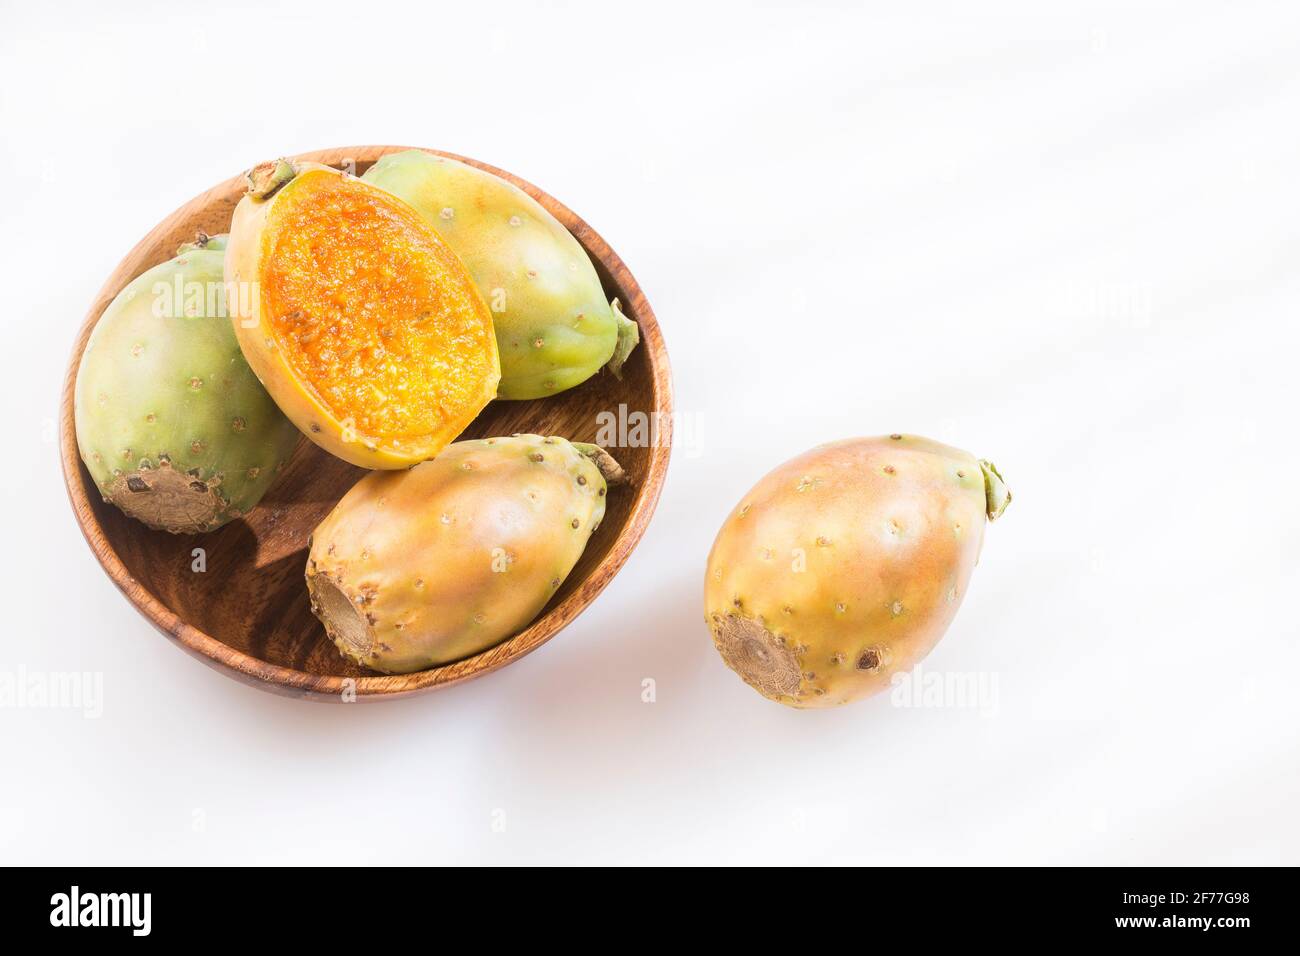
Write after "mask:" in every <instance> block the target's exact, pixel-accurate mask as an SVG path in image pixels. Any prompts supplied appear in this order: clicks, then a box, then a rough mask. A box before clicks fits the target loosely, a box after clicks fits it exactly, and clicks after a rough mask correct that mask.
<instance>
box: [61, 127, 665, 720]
mask: <svg viewBox="0 0 1300 956" xmlns="http://www.w3.org/2000/svg"><path fill="white" fill-rule="evenodd" d="M406 149H422V150H424V151H425V152H428V153H433V154H434V155H438V156H445V157H447V158H449V159H455V160H458V161H460V162H463V163H468V164H469V165H471V166H476V167H477V168H479V169H483V170H486V171H487V172H490V173H493V174H494V175H496V176H499V177H501V178H502V179H504V180H506V181H507V182H510V183H513V184H514V185H515V186H518V187H519V188H520V189H522V190H524V191H525V192H526V193H528V194H529V195H530V196H532V197H533V198H534V199H536V200H537V201H538V202H539V203H541V204H542V206H543V207H544V208H545V209H546V210H547V211H548V212H550V213H551V215H553V216H555V218H556V219H558V220H559V221H560V222H561V223H562V224H563V225H564V226H565V228H567V229H568V230H569V232H570V233H572V234H573V236H574V237H575V238H576V239H577V240H578V242H579V243H580V244H581V245H582V246H583V248H584V249H585V250H586V252H587V254H588V256H590V257H591V258H592V259H594V260H597V261H598V262H600V263H601V265H603V266H604V268H605V269H606V271H608V272H609V274H610V276H611V277H612V279H613V280H614V284H615V285H617V286H618V291H619V294H620V298H623V299H624V301H625V305H626V306H627V311H628V313H629V314H630V315H631V316H633V317H635V319H636V322H637V325H638V326H640V331H641V343H640V346H639V347H640V348H642V349H644V350H645V353H646V355H647V357H648V360H649V362H650V378H651V383H650V384H651V394H652V397H653V402H652V405H653V412H654V413H655V414H656V416H657V422H656V424H657V437H656V440H654V441H652V442H651V443H650V446H649V447H650V465H649V468H648V469H647V472H646V476H645V479H644V480H643V481H641V482H639V483H638V486H636V488H635V491H636V500H635V501H634V502H633V504H632V511H631V513H630V514H629V515H628V520H627V524H626V525H625V526H624V528H623V530H622V531H621V532H620V534H619V535H618V537H617V538H616V539H615V540H614V542H613V544H612V545H611V546H610V549H609V551H608V552H607V553H606V554H605V556H604V557H603V558H601V560H600V562H599V563H598V564H597V565H596V566H595V567H594V568H593V569H592V570H591V572H590V573H589V574H588V575H587V577H586V579H584V580H583V581H582V583H581V584H580V585H579V586H578V587H577V588H575V589H574V591H573V592H572V593H571V594H569V595H568V597H566V598H565V599H564V600H563V601H561V602H560V603H559V604H558V605H556V606H555V607H553V608H551V610H550V611H549V612H547V613H546V614H545V615H543V616H541V617H539V618H537V619H536V620H534V621H533V622H532V623H531V624H529V626H528V627H526V628H525V629H524V630H522V631H520V632H519V633H518V634H516V635H515V636H513V637H511V638H509V639H508V640H505V641H503V642H501V643H500V644H497V645H495V646H494V647H490V648H488V649H487V650H485V651H481V652H479V653H478V654H475V655H473V656H472V657H467V658H464V659H463V660H459V661H454V662H452V663H450V664H444V665H442V666H440V667H434V668H430V669H428V670H423V671H416V672H415V673H412V674H395V675H373V676H362V677H344V676H339V675H331V674H312V673H309V672H307V671H302V670H298V669H297V668H293V667H285V666H283V665H279V664H272V663H269V662H267V661H264V660H262V659H261V658H258V657H254V656H252V655H250V654H247V653H245V652H244V651H240V650H237V649H236V648H233V647H231V646H230V645H228V644H225V643H223V642H222V641H220V640H218V639H217V638H215V637H213V636H211V635H210V634H207V633H206V632H204V631H202V630H199V629H198V628H196V627H194V626H192V625H191V624H189V623H187V622H186V621H185V620H183V619H182V618H181V617H180V616H179V615H177V614H176V613H174V612H173V611H172V610H171V609H170V608H169V607H167V605H166V604H164V603H163V602H162V601H161V600H160V599H159V598H158V597H157V596H155V595H154V594H153V593H152V592H151V591H150V590H149V589H148V588H146V587H144V585H142V584H141V583H140V582H139V581H137V580H136V579H135V578H134V577H133V576H132V575H131V573H130V571H129V570H128V569H127V567H126V565H125V564H124V563H123V561H122V559H121V558H120V557H119V556H118V554H117V551H116V549H115V548H114V547H113V545H112V543H111V542H110V541H109V539H108V537H107V535H106V534H105V533H104V530H103V528H102V526H101V525H100V522H99V520H98V519H97V517H96V515H95V512H94V509H93V507H92V505H91V499H90V497H89V494H88V491H87V488H88V487H89V488H94V482H93V481H91V480H90V479H89V473H88V472H86V471H85V466H84V465H83V463H82V461H81V455H80V452H79V450H78V448H77V433H76V423H75V417H74V396H75V390H76V381H77V370H78V368H79V367H80V364H81V356H82V353H83V352H84V351H85V348H86V342H87V340H88V339H89V337H90V333H91V331H92V330H93V329H94V327H95V324H96V323H97V322H98V321H99V317H100V316H101V315H102V314H103V312H104V310H105V309H106V308H107V307H108V304H109V303H110V302H111V301H112V299H113V298H114V297H115V296H116V295H117V293H118V292H119V291H120V290H121V289H122V287H123V286H125V285H126V283H127V282H129V281H131V279H133V278H135V276H136V275H138V274H139V273H140V272H143V271H144V269H146V268H148V267H149V266H150V265H152V263H150V262H148V261H147V258H146V257H145V252H147V250H148V249H149V248H150V247H152V246H154V245H156V244H157V243H158V242H159V241H160V240H161V239H162V238H164V237H165V236H166V235H167V234H169V233H172V232H174V231H175V229H176V228H177V226H178V225H179V224H180V222H181V221H182V220H183V219H185V218H187V217H188V216H190V215H191V214H192V213H193V212H194V211H195V210H196V209H200V208H203V207H204V206H206V205H207V204H208V203H209V202H211V201H212V199H214V198H217V197H220V196H225V195H229V194H230V192H231V191H232V190H233V191H236V192H237V191H238V190H239V189H240V187H241V183H242V182H243V174H242V173H241V174H239V175H237V176H232V177H231V178H230V179H228V180H226V181H224V182H222V183H219V184H218V185H216V186H214V187H213V188H211V189H209V190H206V191H205V192H203V193H200V194H199V195H197V196H195V197H194V198H193V199H191V200H190V201H189V202H186V203H184V204H183V205H181V206H180V207H178V208H177V209H175V210H174V211H173V212H171V213H170V214H169V215H167V216H166V217H164V218H163V219H162V220H161V221H160V222H159V223H158V224H157V225H156V226H154V227H153V229H151V230H149V232H148V233H146V234H145V236H144V237H143V238H142V239H140V241H139V242H137V243H136V244H135V245H134V246H133V247H132V248H131V250H130V251H129V252H128V253H127V254H126V256H124V257H123V258H122V260H121V261H120V262H119V263H118V265H117V267H116V268H115V269H114V270H113V273H112V274H111V275H110V276H109V278H108V280H107V281H106V282H105V283H104V285H103V286H102V287H101V288H100V290H99V292H98V293H97V294H96V296H95V299H94V301H93V303H92V304H91V307H90V310H89V312H88V313H87V315H86V318H85V320H84V321H83V322H82V324H81V327H80V328H79V329H78V331H77V336H76V339H75V340H74V343H73V348H72V356H71V360H70V361H69V363H68V369H67V372H66V374H65V376H64V381H63V392H62V395H61V397H60V402H59V457H60V461H61V464H62V471H63V483H64V486H65V488H66V490H67V492H68V499H69V501H70V502H71V504H72V511H73V515H74V516H75V518H76V521H77V525H78V527H79V528H80V529H81V533H82V535H83V536H84V537H85V539H86V543H87V544H89V545H90V549H91V551H92V552H93V553H94V555H95V557H96V558H97V559H98V561H99V563H100V566H101V567H102V568H103V569H104V572H105V573H106V574H107V575H108V576H109V578H110V579H111V580H112V582H113V584H114V585H116V586H117V589H118V590H119V591H121V592H122V594H123V595H125V597H126V598H127V600H128V601H130V602H131V604H132V605H134V607H135V609H136V610H137V611H139V612H140V614H142V615H143V616H144V617H145V618H146V619H147V620H148V621H149V622H150V623H151V624H153V626H154V627H155V628H157V629H158V631H159V632H161V633H162V634H163V635H165V636H167V637H170V638H171V639H172V641H173V642H174V643H175V644H176V645H178V646H179V647H181V648H182V649H183V650H185V651H187V652H188V653H189V654H190V655H192V656H194V657H197V658H198V659H200V660H202V661H203V662H204V663H206V664H208V665H209V666H211V667H213V668H215V669H217V670H219V671H221V672H222V673H225V674H226V675H228V676H231V677H234V678H235V679H237V680H239V681H241V682H242V683H245V684H249V685H251V686H254V687H258V688H260V689H262V690H267V691H271V692H273V693H277V694H280V695H283V696H289V697H296V698H303V699H313V700H334V701H343V700H345V699H346V698H347V697H348V696H351V695H355V699H356V700H377V699H392V698H395V697H404V696H409V695H412V694H418V693H422V692H425V691H430V690H434V689H437V688H440V687H448V686H451V685H452V684H457V683H461V682H463V681H467V680H470V679H472V678H475V677H480V676H482V675H484V674H488V673H491V672H492V671H495V670H497V669H499V668H501V667H504V666H505V665H507V664H510V663H512V662H514V661H516V660H518V659H519V658H521V657H523V656H524V655H526V654H528V653H531V652H532V651H534V650H536V649H537V648H538V647H540V646H542V645H543V644H545V643H546V642H547V641H549V640H550V639H551V638H552V637H554V636H555V635H556V634H558V633H559V632H560V631H561V630H563V629H564V628H565V627H567V626H568V625H569V624H570V623H571V622H572V621H573V620H574V618H576V617H577V616H578V615H579V614H581V613H582V612H583V611H584V610H586V608H587V607H588V606H589V605H590V604H591V602H592V601H594V600H595V599H596V597H597V595H599V594H600V592H601V591H603V590H604V589H605V587H606V586H607V585H608V584H609V582H610V581H611V580H613V578H614V575H616V574H617V573H618V572H619V570H621V569H622V567H623V565H624V564H626V563H627V559H628V558H629V557H630V556H631V554H632V551H633V550H634V549H635V548H636V546H637V545H638V544H639V543H640V541H641V538H642V537H643V536H644V534H645V532H646V528H647V527H648V526H649V524H650V519H651V517H652V516H653V514H654V511H655V507H656V506H657V504H658V502H659V496H660V494H661V492H662V491H663V484H664V480H665V478H666V476H667V471H668V460H669V457H670V455H671V452H672V439H673V389H672V373H671V369H670V367H669V364H668V352H667V350H666V348H665V346H664V341H663V335H662V333H661V331H660V328H659V323H658V321H657V320H656V318H655V314H654V310H653V309H652V308H651V307H650V303H649V300H648V299H646V297H645V294H644V292H642V290H641V287H640V285H639V284H638V283H637V281H636V279H635V278H634V277H633V276H632V273H631V271H630V270H629V269H628V268H627V265H626V264H625V263H624V262H623V260H622V259H621V258H620V257H619V255H618V254H617V253H616V252H615V251H614V250H613V249H612V248H610V246H609V244H608V243H607V242H605V240H604V239H603V238H601V236H600V235H599V234H598V233H597V232H596V231H595V230H594V229H592V228H591V226H590V225H588V224H587V223H586V222H585V221H584V220H583V219H582V218H581V217H579V216H578V215H577V214H576V213H574V212H573V211H572V210H571V209H569V208H568V207H567V206H565V205H564V204H563V203H561V202H560V201H559V200H557V199H555V198H554V197H553V196H551V195H549V194H548V193H546V192H544V191H543V190H541V189H539V188H537V187H536V186H534V185H533V184H532V183H529V182H528V181H526V180H524V179H521V178H520V177H518V176H515V175H514V174H512V173H509V172H507V171H505V170H503V169H500V168H498V167H496V166H491V165H489V164H487V163H484V162H480V161H479V160H476V159H473V158H470V157H467V156H462V155H460V154H457V153H451V152H445V151H443V150H437V149H428V148H427V147H409V146H373V145H372V146H345V147H335V148H332V149H322V150H312V151H309V152H305V153H299V154H296V155H294V156H292V157H289V158H291V159H294V160H300V161H306V162H317V163H323V164H325V165H327V166H338V165H341V164H344V163H347V162H348V161H350V160H351V161H357V162H374V161H375V160H378V159H379V158H380V157H382V156H385V155H387V154H389V153H395V152H400V151H402V150H406ZM132 262H135V267H134V272H132V270H131V269H128V265H129V264H131V263H132ZM158 533H160V534H161V533H164V532H158Z"/></svg>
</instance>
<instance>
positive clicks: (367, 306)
mask: <svg viewBox="0 0 1300 956" xmlns="http://www.w3.org/2000/svg"><path fill="white" fill-rule="evenodd" d="M246 180H247V192H246V194H245V196H244V197H243V198H242V199H241V200H240V202H239V204H238V205H237V206H236V207H235V213H234V218H233V222H232V223H231V229H230V240H229V245H228V247H227V250H226V262H225V277H226V282H227V285H228V287H229V288H231V289H232V290H237V291H238V295H235V294H234V291H232V306H231V316H232V319H233V322H234V326H235V334H236V336H237V337H238V339H239V344H240V347H241V348H242V349H243V351H244V355H245V357H247V359H248V363H249V365H250V366H251V367H252V369H253V371H254V372H255V373H256V374H257V376H258V378H259V379H260V380H261V381H262V383H263V384H264V385H265V386H266V388H267V391H268V392H270V394H271V396H272V397H273V398H274V399H275V401H276V403H277V404H278V405H279V406H280V408H281V409H282V410H283V411H284V413H285V414H286V415H288V416H289V418H290V419H291V420H292V421H293V422H294V424H295V425H297V426H298V428H299V429H300V430H301V431H302V432H303V434H305V435H306V436H307V437H308V438H310V439H311V440H312V441H313V442H315V443H316V444H317V445H319V446H320V447H322V448H324V449H325V450H326V451H328V452H330V453H331V454H333V455H336V456H337V457H339V458H342V459H343V460H344V461H348V462H351V463H352V464H354V465H359V466H361V467H363V468H380V469H396V468H407V467H410V466H411V465H413V464H416V463H417V462H420V461H424V460H426V459H428V458H432V457H433V456H434V455H436V454H437V453H438V452H439V451H440V450H441V449H442V448H443V447H445V446H446V445H447V444H449V443H450V442H452V441H453V440H454V439H455V438H456V436H458V435H459V434H460V433H461V432H462V431H463V430H464V429H465V428H466V426H468V425H469V423H470V422H471V421H473V420H474V418H475V416H476V415H477V414H478V413H479V412H480V411H482V409H483V408H484V407H485V406H486V405H487V404H488V402H490V401H491V400H492V398H493V397H494V396H495V394H496V387H497V382H498V381H499V379H500V374H501V372H500V363H499V360H498V357H497V350H496V339H495V336H494V335H493V332H492V319H491V313H490V312H489V310H488V307H487V303H486V302H484V301H483V299H482V297H481V296H480V295H479V294H478V290H477V289H476V288H475V286H474V283H473V280H472V278H471V277H470V275H469V273H468V271H467V270H466V269H465V266H464V264H463V263H462V262H461V261H460V259H459V258H458V257H457V256H456V254H455V252H454V251H453V250H452V249H450V247H449V246H448V245H447V243H446V242H445V241H443V240H442V239H441V238H439V237H438V235H437V233H436V232H435V231H434V230H432V229H430V228H429V227H428V225H427V224H426V223H425V222H424V220H423V218H422V217H421V216H420V215H419V213H417V212H416V211H415V210H413V209H411V208H410V207H409V206H408V205H407V204H406V203H404V202H402V201H401V200H400V199H398V198H397V197H394V196H393V195H392V194H391V193H388V192H386V191H384V190H381V189H378V188H377V187H374V186H371V185H369V184H367V183H363V182H361V181H360V180H359V179H357V178H356V177H354V176H352V175H351V174H349V173H347V172H344V171H340V170H337V169H333V168H331V167H329V166H323V165H320V164H319V163H310V162H298V161H294V160H287V159H280V160H277V161H275V162H269V163H262V164H261V165H259V166H255V167H254V168H253V169H251V170H250V171H249V172H248V174H247V176H246ZM347 203H353V204H354V206H355V208H363V207H364V206H366V205H367V204H368V206H369V207H371V214H369V215H364V214H361V215H359V216H358V217H357V218H355V219H354V218H350V217H349V210H348V209H344V208H343V207H344V206H345V204H347ZM299 214H307V215H311V216H313V217H314V221H313V225H315V226H317V227H318V231H319V234H317V232H313V233H312V234H311V235H310V236H307V235H305V234H304V233H303V232H302V231H301V229H295V228H293V227H292V226H290V225H287V224H288V223H291V222H292V221H293V220H292V217H293V216H295V215H299ZM386 229H387V230H389V231H388V232H387V233H385V232H384V230H386ZM394 230H395V231H396V232H394ZM394 235H400V239H401V241H400V242H397V241H393V236H394ZM376 236H379V237H381V238H380V239H376V238H375V237H376ZM286 249H287V250H289V251H288V253H285V252H284V250H286ZM282 253H283V254H284V255H285V256H287V260H282V259H277V256H281V255H282ZM281 261H288V262H289V263H290V264H291V271H288V272H286V274H288V275H290V276H291V277H292V282H291V284H290V286H289V288H290V289H291V292H292V293H293V294H297V295H307V296H310V301H309V303H307V304H304V306H303V309H302V310H301V311H300V310H299V309H298V308H296V307H294V306H295V304H296V303H294V302H289V303H279V304H278V305H277V303H276V302H275V300H274V298H273V294H274V292H275V285H276V284H275V282H268V281H267V279H268V270H273V269H275V268H276V263H277V262H281ZM363 278H364V279H365V281H366V282H367V283H369V284H368V285H367V284H363V282H362V280H363ZM413 292H414V293H415V295H413V294H412V293H413ZM421 295H422V296H424V297H423V298H417V296H421ZM363 316H366V317H367V318H364V319H363V318H362V317H363ZM295 321H300V322H303V323H304V324H303V325H302V326H301V328H302V329H303V332H302V334H301V335H300V333H299V331H297V330H296V329H295V328H293V327H292V323H293V322H295ZM370 322H373V323H374V327H373V328H371V327H370V326H369V325H368V324H367V323H370ZM430 328H436V329H438V330H439V331H440V334H441V335H442V336H443V339H442V341H441V345H440V347H439V348H438V349H437V350H435V351H434V352H433V353H432V354H417V353H414V352H413V351H412V349H411V346H410V341H411V339H410V336H415V337H416V338H418V337H419V336H421V335H423V334H424V333H423V332H422V331H421V330H422V329H430ZM359 330H360V331H359ZM390 335H391V336H393V338H391V339H388V338H385V336H390ZM308 342H310V343H311V344H310V345H308V344H307V343H308ZM385 346H388V347H387V348H385ZM308 349H310V350H312V352H313V359H312V361H319V362H320V363H322V366H323V367H324V368H325V371H324V372H323V373H321V372H320V371H319V369H316V370H313V369H312V368H310V367H306V366H304V365H303V364H302V356H303V355H305V354H306V351H305V350H308ZM321 374H323V375H324V376H325V378H323V379H322V378H320V377H313V376H319V375H321ZM384 376H388V381H384V380H383V378H384ZM420 376H426V378H424V379H421V378H420ZM381 386H382V387H381ZM435 387H436V388H440V389H443V391H442V392H440V393H435V391H434V389H435ZM344 390H346V393H347V394H348V395H349V396H354V395H362V396H365V395H370V396H371V397H370V398H366V399H355V398H351V397H350V398H349V399H347V400H348V401H353V402H354V403H360V404H361V405H362V408H361V411H362V413H363V415H369V414H371V413H377V412H380V411H381V410H383V409H387V410H388V411H387V412H385V413H384V414H387V415H388V420H389V422H390V424H391V423H396V424H392V427H391V428H390V429H387V430H386V429H375V428H370V427H367V424H366V423H365V421H363V420H358V418H357V417H356V416H355V415H353V414H351V413H350V412H349V410H347V409H341V408H340V402H341V400H340V398H339V395H340V394H341V393H342V392H343V391H344ZM413 400H414V402H416V403H418V402H420V401H424V402H426V404H425V412H426V413H427V416H428V417H427V418H425V419H422V420H420V421H418V422H417V418H418V416H415V415H413V414H412V413H411V408H412V407H413ZM366 402H369V405H366ZM408 429H409V430H411V431H410V433H407V430H408Z"/></svg>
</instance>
